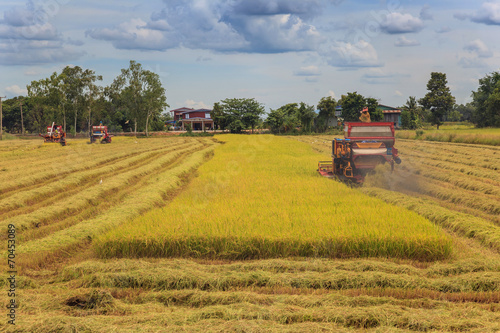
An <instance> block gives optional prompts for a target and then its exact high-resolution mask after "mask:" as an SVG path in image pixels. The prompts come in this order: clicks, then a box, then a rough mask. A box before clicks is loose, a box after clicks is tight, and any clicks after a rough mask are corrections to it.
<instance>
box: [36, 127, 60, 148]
mask: <svg viewBox="0 0 500 333" xmlns="http://www.w3.org/2000/svg"><path fill="white" fill-rule="evenodd" d="M38 135H39V136H41V137H42V138H43V142H58V143H60V144H61V146H66V132H64V130H63V128H62V126H59V125H56V123H52V125H51V126H47V133H45V134H38Z"/></svg>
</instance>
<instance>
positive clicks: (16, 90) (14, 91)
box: [5, 84, 28, 96]
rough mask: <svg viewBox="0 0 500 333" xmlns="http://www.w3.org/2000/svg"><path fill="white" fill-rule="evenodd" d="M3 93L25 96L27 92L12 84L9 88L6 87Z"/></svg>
mask: <svg viewBox="0 0 500 333" xmlns="http://www.w3.org/2000/svg"><path fill="white" fill-rule="evenodd" d="M5 91H7V92H9V93H12V94H14V95H16V96H19V95H27V94H28V90H26V88H21V87H19V86H18V85H17V84H14V85H12V86H10V87H6V88H5Z"/></svg>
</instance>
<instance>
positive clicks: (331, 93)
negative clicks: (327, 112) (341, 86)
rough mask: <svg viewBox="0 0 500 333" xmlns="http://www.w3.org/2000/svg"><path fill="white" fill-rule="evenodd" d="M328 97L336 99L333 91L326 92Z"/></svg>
mask: <svg viewBox="0 0 500 333" xmlns="http://www.w3.org/2000/svg"><path fill="white" fill-rule="evenodd" d="M328 96H331V97H333V98H335V99H337V97H336V96H335V92H334V91H333V90H328Z"/></svg>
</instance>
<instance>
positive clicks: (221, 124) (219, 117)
mask: <svg viewBox="0 0 500 333" xmlns="http://www.w3.org/2000/svg"><path fill="white" fill-rule="evenodd" d="M210 118H212V119H213V121H214V128H219V129H221V130H224V129H225V127H226V123H225V119H224V111H223V110H222V107H221V106H220V104H219V103H214V107H213V108H212V111H210Z"/></svg>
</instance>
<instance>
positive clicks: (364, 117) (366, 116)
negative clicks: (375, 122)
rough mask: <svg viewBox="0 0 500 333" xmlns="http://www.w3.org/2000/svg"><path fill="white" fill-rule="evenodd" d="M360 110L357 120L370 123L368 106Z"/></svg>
mask: <svg viewBox="0 0 500 333" xmlns="http://www.w3.org/2000/svg"><path fill="white" fill-rule="evenodd" d="M360 112H361V117H359V120H361V121H362V122H364V123H371V120H370V113H369V112H368V108H364V109H363V110H362V111H360Z"/></svg>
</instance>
